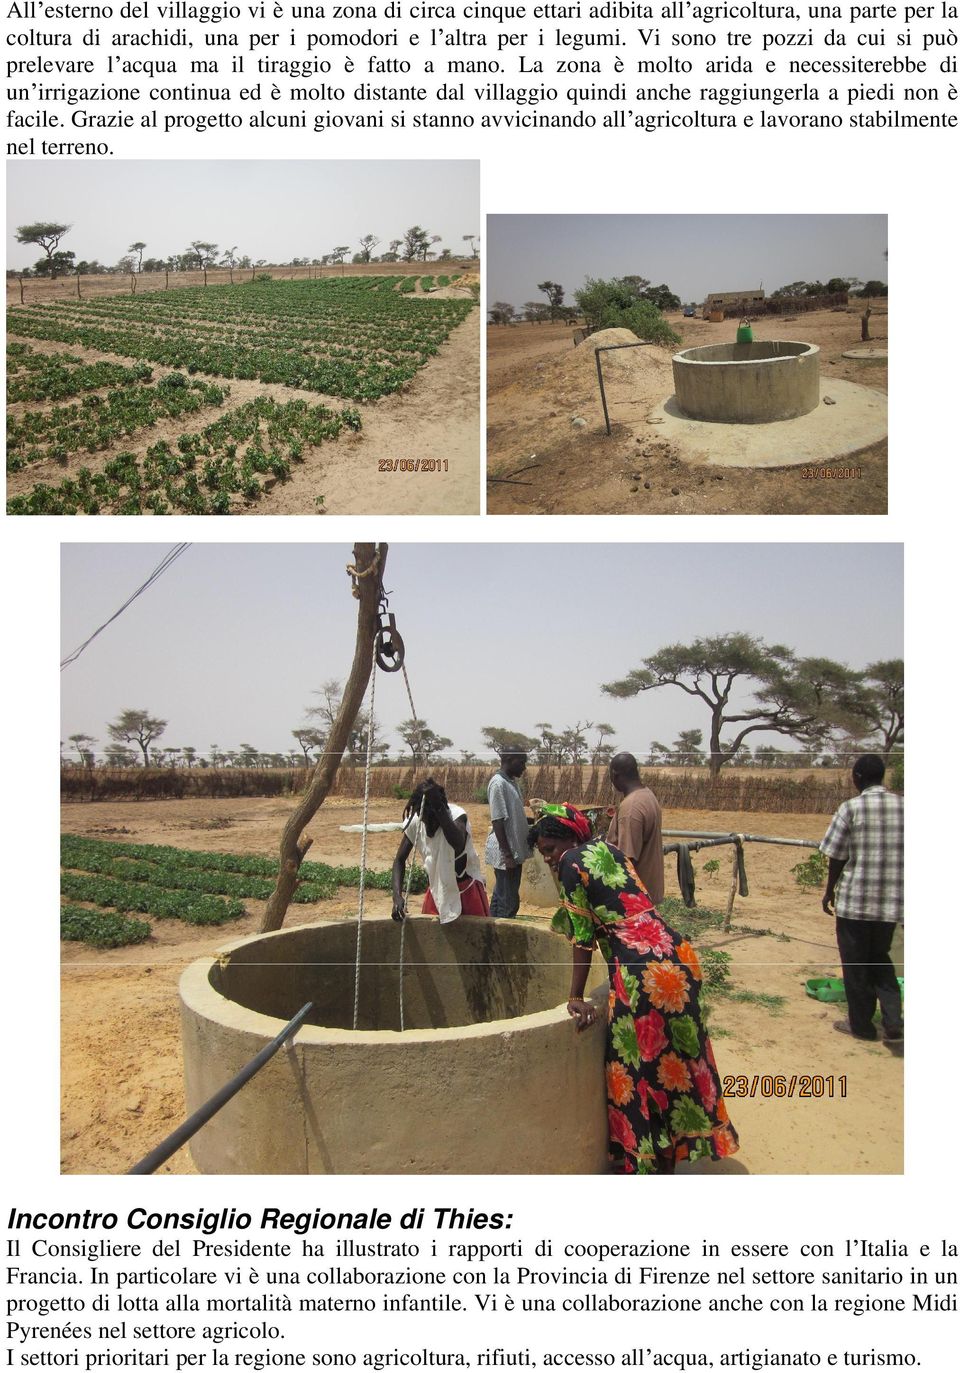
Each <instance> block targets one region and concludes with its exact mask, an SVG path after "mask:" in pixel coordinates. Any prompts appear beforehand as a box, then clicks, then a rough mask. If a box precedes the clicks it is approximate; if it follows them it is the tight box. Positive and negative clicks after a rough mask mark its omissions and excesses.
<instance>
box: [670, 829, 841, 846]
mask: <svg viewBox="0 0 960 1373" xmlns="http://www.w3.org/2000/svg"><path fill="white" fill-rule="evenodd" d="M662 833H663V834H665V835H666V836H667V837H668V838H670V839H716V840H719V841H725V842H726V843H728V844H732V843H735V842H736V840H737V838H740V839H742V840H744V841H745V842H746V843H748V844H789V845H791V846H792V847H794V848H798V849H818V848H819V847H820V840H819V839H775V838H772V837H771V836H770V835H769V834H741V835H739V836H738V835H735V834H733V833H730V834H727V833H726V832H725V831H724V830H663V831H662Z"/></svg>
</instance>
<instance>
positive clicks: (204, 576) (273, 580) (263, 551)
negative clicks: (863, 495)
mask: <svg viewBox="0 0 960 1373" xmlns="http://www.w3.org/2000/svg"><path fill="white" fill-rule="evenodd" d="M169 547H170V545H168V544H146V543H144V544H136V545H129V544H64V545H63V549H62V564H61V566H62V591H61V615H62V644H61V647H62V654H63V655H66V654H67V653H69V652H70V651H71V650H73V649H74V648H75V647H76V646H77V645H78V644H80V643H81V642H82V641H83V640H84V639H86V638H87V637H88V635H89V634H90V633H91V632H92V631H93V630H94V629H96V628H97V626H98V625H100V624H101V623H102V622H103V621H104V620H106V619H107V618H108V616H110V615H111V614H112V613H113V612H114V611H115V610H116V609H117V608H118V606H120V605H121V604H122V603H123V602H124V601H125V600H126V598H127V596H128V595H129V594H130V593H131V592H132V591H133V590H135V589H136V587H137V586H139V585H140V583H141V582H143V581H144V580H145V579H146V577H147V576H148V575H149V573H150V572H151V571H152V570H153V569H154V567H155V566H156V565H157V563H158V562H159V561H160V559H161V557H162V556H163V554H164V553H165V552H166V551H167V549H168V548H169ZM351 554H352V549H351V547H350V546H348V545H346V544H344V545H337V544H282V545H281V544H252V545H250V544H248V545H244V544H194V545H192V546H191V547H190V548H189V549H188V550H187V551H186V553H184V554H183V555H182V557H180V559H179V560H178V561H177V562H176V563H175V564H174V565H173V566H172V567H171V569H170V570H169V571H168V572H167V573H166V574H165V575H164V576H163V577H162V578H161V579H160V580H159V581H158V582H157V583H156V584H155V585H154V586H153V587H151V588H150V590H149V591H147V592H145V593H144V595H143V596H141V597H140V598H139V600H137V601H136V602H135V603H134V604H133V606H131V608H130V609H129V610H127V611H126V612H125V613H124V614H123V615H122V616H121V617H120V618H119V619H118V620H117V621H116V622H115V623H114V624H112V625H110V626H109V628H108V629H106V630H105V631H104V632H103V634H101V635H100V637H99V638H98V639H96V640H95V641H94V643H93V644H92V645H91V646H90V647H89V648H88V649H87V650H86V651H85V652H84V654H83V655H82V656H81V657H80V658H79V659H78V660H77V662H75V663H74V664H72V665H71V666H70V667H68V668H66V669H65V670H64V672H63V673H62V674H61V692H62V721H61V737H62V738H63V739H67V738H69V736H70V735H71V734H78V733H84V734H90V735H92V736H93V737H94V738H95V739H97V740H98V741H99V742H98V744H97V745H96V751H97V752H98V754H99V753H101V752H102V750H103V748H104V746H105V745H106V744H107V743H109V736H108V735H107V730H106V722H107V721H108V720H112V719H115V718H116V716H117V714H118V713H119V712H120V711H121V710H124V709H127V708H132V709H144V710H149V711H150V712H151V713H152V714H154V715H158V716H160V717H161V718H163V719H166V720H168V721H169V725H168V728H167V731H166V734H165V735H164V738H163V741H162V743H163V744H165V745H169V746H174V747H182V746H184V745H191V746H193V747H195V748H196V749H198V751H199V752H200V753H201V754H203V753H206V752H207V751H208V749H209V747H210V745H211V744H212V743H216V744H218V745H219V746H220V748H221V749H230V748H236V747H238V746H239V745H240V744H243V743H247V744H250V745H252V746H253V747H254V748H256V749H260V750H262V751H264V752H286V751H287V750H288V749H289V748H291V747H295V741H294V740H293V739H292V737H291V734H290V731H291V730H292V729H294V728H296V727H297V726H298V725H300V724H302V723H304V721H305V708H306V706H307V705H309V704H312V703H313V701H314V698H313V697H312V696H311V691H312V690H314V689H315V688H317V687H319V686H320V684H321V683H322V682H323V681H325V680H326V679H328V678H331V677H335V678H339V679H340V680H341V681H342V680H343V679H344V678H345V677H346V675H347V672H348V670H349V666H350V662H351V660H352V656H353V646H354V640H355V631H356V602H355V601H354V600H353V599H352V598H351V596H350V588H349V582H348V578H347V576H346V574H345V571H344V568H345V566H346V564H347V563H348V562H349V561H350V560H351ZM385 582H386V587H387V590H388V591H389V592H390V593H392V594H391V602H390V603H391V609H392V610H393V611H394V613H395V614H396V617H397V625H398V628H399V630H400V632H401V634H402V635H403V638H404V640H405V642H406V647H407V669H408V673H409V676H410V682H411V687H412V690H413V697H414V702H415V704H416V707H417V711H418V714H419V715H420V717H421V718H422V719H425V720H426V721H427V723H428V724H429V726H430V727H431V728H432V729H434V730H435V731H436V732H437V733H438V734H442V735H447V736H448V737H450V738H452V739H453V742H454V747H455V748H456V749H458V750H459V749H460V748H472V749H474V750H476V751H478V752H479V751H481V749H482V745H481V739H480V730H481V727H482V726H484V725H499V726H503V727H505V728H508V729H516V730H522V731H523V732H524V733H528V734H533V733H535V729H534V726H535V725H536V724H537V723H538V722H539V721H549V722H550V724H551V725H553V727H554V728H555V729H560V728H562V727H564V726H566V725H570V724H574V723H576V722H577V721H586V720H595V721H596V720H602V721H606V722H608V723H610V724H612V725H613V726H614V727H615V729H616V731H617V733H616V737H615V742H616V743H617V744H618V745H619V747H621V748H627V749H632V750H633V751H634V752H637V753H644V752H646V750H647V748H648V746H649V743H650V741H651V740H653V739H660V740H662V741H663V742H665V743H669V742H671V741H672V740H673V739H674V738H675V737H676V736H677V734H678V732H679V731H680V730H681V729H691V728H705V727H706V726H707V718H706V713H705V707H700V708H698V703H697V702H695V701H693V700H691V699H690V698H689V697H688V696H686V695H684V694H683V693H681V692H680V691H677V690H675V689H672V688H665V689H661V690H658V691H655V692H649V693H647V694H646V695H644V696H641V697H638V698H634V699H632V700H626V701H619V700H615V699H613V698H611V697H608V696H604V695H602V693H601V691H600V683H601V682H604V681H610V680H612V679H614V678H617V677H621V676H623V675H625V674H626V673H627V672H628V671H629V670H630V668H633V667H638V666H639V665H640V662H641V659H642V658H643V657H645V656H646V655H648V654H649V653H653V652H655V651H656V650H657V649H659V648H662V647H663V646H664V645H666V644H669V643H674V642H678V641H679V642H683V641H687V640H689V639H692V638H694V637H696V636H698V635H708V634H719V633H726V632H733V631H746V632H748V633H751V634H756V635H759V636H761V637H763V638H765V639H767V641H768V642H771V643H774V642H781V643H786V644H787V645H789V646H790V647H792V648H794V649H795V650H796V651H797V652H798V653H799V654H801V655H809V656H813V655H822V656H825V657H831V658H836V659H838V660H840V661H841V662H846V663H848V664H849V665H850V666H851V667H863V666H865V665H866V664H867V663H868V662H872V661H874V660H876V659H882V658H894V657H901V656H902V653H903V648H902V635H903V626H902V604H903V592H902V549H901V546H900V545H898V544H763V543H756V544H719V543H718V544H639V543H638V544H634V545H615V546H611V545H608V544H596V545H591V544H576V545H564V544H533V545H519V546H515V545H512V544H466V545H464V544H402V543H393V544H391V546H390V551H389V555H388V562H387V574H386V579H385ZM376 706H377V716H378V718H379V719H380V720H381V721H382V723H383V724H384V726H386V727H387V729H388V731H389V734H390V738H391V740H392V742H393V744H394V746H398V740H397V737H396V735H395V734H394V733H393V727H394V726H396V724H398V723H399V722H400V721H401V720H405V719H407V718H408V716H409V713H410V712H409V708H408V705H407V701H406V696H405V693H404V688H403V681H402V678H401V677H400V676H399V675H397V676H387V675H385V674H382V673H381V674H380V675H379V676H378V680H377V701H376ZM751 742H752V743H754V744H756V743H762V742H764V736H763V735H762V734H757V735H754V736H753V738H752V740H751ZM766 742H768V743H774V744H775V745H777V746H783V742H784V741H783V740H781V739H780V738H779V737H777V736H770V737H769V738H768V739H766ZM787 746H788V747H789V743H787Z"/></svg>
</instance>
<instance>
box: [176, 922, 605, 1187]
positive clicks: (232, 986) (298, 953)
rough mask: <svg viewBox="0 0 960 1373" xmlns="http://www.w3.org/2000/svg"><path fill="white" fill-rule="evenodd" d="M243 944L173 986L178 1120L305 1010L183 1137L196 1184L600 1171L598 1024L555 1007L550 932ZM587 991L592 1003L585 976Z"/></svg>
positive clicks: (564, 969) (459, 927)
mask: <svg viewBox="0 0 960 1373" xmlns="http://www.w3.org/2000/svg"><path fill="white" fill-rule="evenodd" d="M399 939H400V931H399V926H398V925H396V924H395V923H394V922H393V921H390V920H368V921H366V922H365V923H364V926H363V939H362V966H361V976H360V1002H359V1016H358V1025H359V1027H360V1028H358V1029H357V1030H353V1029H352V1028H349V1027H351V1026H352V1023H353V999H354V960H355V956H356V925H355V924H354V923H352V922H351V923H349V924H347V923H343V924H339V923H338V924H330V925H308V926H300V927H299V928H297V929H290V930H280V931H277V932H276V933H274V934H267V935H255V936H253V937H252V938H249V939H244V940H240V941H238V942H237V943H234V944H231V945H229V946H227V947H226V948H225V949H224V950H223V951H222V952H221V953H220V954H219V956H217V957H215V958H204V959H200V960H198V961H197V962H195V963H193V964H191V966H190V967H189V968H188V969H187V970H186V972H185V973H184V974H183V977H182V978H181V981H180V1002H181V1018H182V1025H183V1048H184V1078H185V1088H186V1099H187V1109H188V1111H190V1112H192V1111H195V1110H196V1109H197V1108H198V1107H199V1106H200V1105H202V1104H203V1102H204V1101H206V1100H207V1099H208V1098H209V1097H210V1096H212V1095H213V1093H214V1092H215V1091H216V1090H217V1089H218V1088H219V1087H220V1086H222V1085H223V1084H224V1083H225V1082H226V1081H228V1080H229V1079H230V1078H231V1077H232V1076H233V1075H234V1074H235V1073H237V1072H238V1071H239V1070H240V1069H241V1068H242V1067H243V1066H244V1064H245V1063H247V1062H248V1061H249V1060H250V1059H251V1058H252V1057H253V1056H254V1055H255V1054H256V1053H257V1052H258V1051H259V1050H260V1049H261V1048H262V1047H263V1046H264V1045H265V1044H266V1043H268V1042H269V1041H270V1040H271V1039H273V1038H274V1037H275V1036H276V1035H277V1034H278V1033H279V1031H280V1029H281V1028H282V1025H283V1023H284V1022H285V1021H286V1020H288V1019H290V1018H291V1017H292V1016H293V1015H294V1014H295V1013H296V1011H298V1010H299V1008H300V1007H301V1006H302V1005H303V1004H304V1003H305V1002H307V1001H313V1002H314V1011H313V1012H312V1013H311V1015H310V1017H309V1020H308V1021H307V1023H306V1024H305V1025H304V1026H303V1028H302V1029H301V1030H300V1031H299V1032H298V1033H297V1035H296V1036H295V1038H294V1040H293V1042H292V1044H291V1043H288V1044H287V1045H285V1046H284V1048H282V1049H281V1050H280V1052H279V1053H278V1054H277V1055H276V1056H275V1058H273V1059H272V1060H271V1062H270V1063H269V1064H268V1065H267V1066H266V1067H265V1068H264V1069H262V1070H261V1072H260V1073H259V1074H258V1075H257V1076H256V1077H255V1078H254V1079H253V1080H252V1081H251V1082H249V1083H248V1084H247V1085H246V1086H245V1087H244V1088H242V1089H241V1091H240V1092H239V1093H238V1094H237V1096H235V1097H234V1098H233V1100H232V1101H230V1102H229V1103H228V1105H227V1106H225V1107H224V1108H223V1110H222V1111H220V1112H219V1114H218V1115H216V1116H214V1118H213V1119H212V1120H211V1121H210V1122H209V1123H208V1124H207V1125H205V1126H204V1127H203V1129H202V1130H201V1131H200V1132H199V1134H198V1135H196V1136H195V1137H194V1139H193V1141H192V1143H191V1151H192V1154H193V1158H194V1162H195V1163H196V1165H197V1167H198V1168H199V1169H200V1171H201V1172H203V1173H230V1174H236V1173H329V1174H339V1173H468V1174H478V1173H481V1174H482V1173H597V1172H602V1171H605V1169H606V1144H607V1128H606V1109H605V1085H604V1071H603V1050H604V1029H603V1025H602V1023H599V1024H597V1025H596V1026H594V1027H593V1029H592V1030H589V1031H586V1032H584V1033H583V1034H577V1033H576V1031H575V1029H574V1026H573V1023H572V1021H571V1020H570V1018H569V1016H568V1015H567V1013H566V1000H567V994H568V990H569V985H570V952H569V949H568V947H567V944H566V941H565V940H563V939H562V938H561V937H560V936H559V935H555V934H553V933H552V932H551V931H550V930H547V929H543V928H538V927H536V926H532V925H529V924H526V923H525V922H521V921H514V920H490V919H479V918H472V919H471V918H467V917H461V918H460V919H459V920H457V921H455V922H454V923H453V924H450V925H440V924H439V922H437V921H435V920H431V919H416V918H414V919H411V920H408V922H407V927H406V936H405V941H406V948H405V957H404V968H405V973H404V1023H405V1026H406V1027H407V1028H406V1029H405V1030H404V1031H403V1033H401V1032H400V1031H399V1028H398V1027H399V1009H398V1005H399V969H398V955H399ZM594 980H595V982H596V983H597V986H596V989H595V992H594V997H595V1000H596V1001H597V1004H598V1006H600V1005H602V1006H604V1007H605V1004H606V995H607V990H606V976H605V970H604V969H603V967H602V965H600V964H599V963H598V966H597V968H596V969H595V978H594Z"/></svg>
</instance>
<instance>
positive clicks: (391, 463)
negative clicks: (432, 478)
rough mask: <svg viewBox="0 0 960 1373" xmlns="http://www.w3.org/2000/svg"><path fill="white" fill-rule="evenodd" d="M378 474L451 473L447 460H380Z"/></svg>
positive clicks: (378, 460) (378, 461)
mask: <svg viewBox="0 0 960 1373" xmlns="http://www.w3.org/2000/svg"><path fill="white" fill-rule="evenodd" d="M377 471H378V472H449V471H450V462H449V460H448V459H447V458H378V459H377Z"/></svg>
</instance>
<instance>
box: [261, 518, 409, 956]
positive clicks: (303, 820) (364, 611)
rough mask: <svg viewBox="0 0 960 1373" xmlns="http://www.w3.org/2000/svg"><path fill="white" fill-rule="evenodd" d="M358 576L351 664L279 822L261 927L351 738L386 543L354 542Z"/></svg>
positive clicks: (280, 915) (291, 877)
mask: <svg viewBox="0 0 960 1373" xmlns="http://www.w3.org/2000/svg"><path fill="white" fill-rule="evenodd" d="M353 557H354V565H355V567H356V570H357V573H358V574H359V575H358V576H357V579H356V582H355V586H356V593H357V596H358V598H359V601H360V607H359V610H358V611H357V640H356V646H355V648H354V654H353V666H352V667H351V669H350V676H349V677H348V679H347V684H346V686H345V687H344V690H343V696H342V698H341V701H340V709H339V710H338V711H337V717H336V719H335V720H334V722H333V725H332V727H331V729H330V733H329V735H328V736H327V742H326V746H325V752H324V753H323V755H322V756H321V758H320V760H319V762H318V763H317V766H316V767H315V768H314V771H313V775H312V777H311V778H310V781H309V783H308V784H307V788H306V791H305V792H304V794H303V798H302V799H301V801H300V804H299V805H298V806H297V808H296V809H295V810H294V811H293V813H292V815H291V816H290V818H289V820H288V821H287V823H286V824H285V825H284V827H283V834H282V836H281V839H280V872H279V874H278V877H277V885H276V887H275V888H274V890H273V893H272V894H271V896H270V899H269V901H268V902H267V908H266V910H265V911H264V913H263V919H262V921H261V923H260V929H261V930H262V931H267V930H278V929H279V928H280V926H281V925H282V924H283V919H284V916H285V915H286V913H287V906H288V905H289V904H290V901H291V899H292V897H293V894H294V892H295V891H296V889H297V886H298V884H299V876H298V874H299V872H300V864H301V863H302V862H303V860H304V858H305V857H306V854H307V850H308V849H309V848H310V845H311V844H312V842H313V840H312V839H304V840H303V841H301V839H300V836H301V834H302V833H303V830H304V829H305V827H306V826H307V825H308V824H309V823H310V821H311V820H312V819H313V817H314V815H316V813H317V811H318V810H319V809H320V807H321V806H322V805H323V802H324V801H325V799H326V797H327V794H328V792H329V791H330V788H331V786H332V785H333V782H334V779H335V778H336V775H337V770H338V768H339V767H340V760H341V757H342V755H343V751H344V749H345V748H346V745H347V742H348V740H349V738H350V731H351V730H352V728H353V725H354V721H355V720H356V718H357V714H358V712H359V710H360V707H361V705H362V704H363V698H364V696H365V695H366V691H367V684H368V683H369V681H370V672H371V670H372V668H373V641H374V638H375V636H376V632H377V625H378V615H377V611H378V608H379V593H380V583H381V579H382V577H383V569H384V567H385V566H386V562H387V545H386V544H379V545H378V546H376V547H375V546H374V545H373V544H372V543H362V544H360V543H358V544H356V545H355V546H354V550H353Z"/></svg>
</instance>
